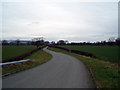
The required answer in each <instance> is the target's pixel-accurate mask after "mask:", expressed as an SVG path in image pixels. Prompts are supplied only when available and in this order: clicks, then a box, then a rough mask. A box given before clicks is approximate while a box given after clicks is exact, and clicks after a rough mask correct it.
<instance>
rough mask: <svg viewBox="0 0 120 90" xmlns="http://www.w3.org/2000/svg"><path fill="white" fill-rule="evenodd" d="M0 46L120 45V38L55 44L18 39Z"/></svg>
mask: <svg viewBox="0 0 120 90" xmlns="http://www.w3.org/2000/svg"><path fill="white" fill-rule="evenodd" d="M0 44H1V45H16V46H19V45H36V46H37V47H39V46H42V45H120V38H117V39H115V38H113V37H111V38H109V39H108V41H98V42H93V43H91V42H79V43H76V42H71V43H70V42H69V41H68V40H58V41H57V42H55V41H51V42H49V41H45V40H43V38H34V39H32V40H31V41H26V42H24V41H21V40H20V39H17V40H14V41H9V40H2V41H1V42H0Z"/></svg>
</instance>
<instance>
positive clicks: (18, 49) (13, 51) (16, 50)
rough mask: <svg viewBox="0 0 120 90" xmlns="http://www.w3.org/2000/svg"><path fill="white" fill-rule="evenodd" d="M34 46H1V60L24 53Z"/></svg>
mask: <svg viewBox="0 0 120 90" xmlns="http://www.w3.org/2000/svg"><path fill="white" fill-rule="evenodd" d="M35 48H36V47H35V46H32V45H31V46H2V60H5V59H9V58H11V57H14V56H18V55H21V54H24V53H26V52H28V51H31V50H33V49H35Z"/></svg>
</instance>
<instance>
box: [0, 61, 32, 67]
mask: <svg viewBox="0 0 120 90" xmlns="http://www.w3.org/2000/svg"><path fill="white" fill-rule="evenodd" d="M28 61H31V59H26V60H19V61H12V62H6V63H0V66H4V65H9V64H16V63H22V62H28Z"/></svg>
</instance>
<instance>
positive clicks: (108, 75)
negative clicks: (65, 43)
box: [48, 47, 120, 90]
mask: <svg viewBox="0 0 120 90" xmlns="http://www.w3.org/2000/svg"><path fill="white" fill-rule="evenodd" d="M48 49H49V50H53V51H56V52H62V53H64V54H68V55H71V56H74V57H75V58H77V59H78V60H80V61H82V62H83V63H84V64H85V65H86V67H87V68H88V70H89V72H90V74H91V76H92V78H93V81H94V83H95V86H96V87H97V88H106V89H107V88H108V89H110V88H113V89H115V90H118V89H116V88H120V85H119V83H118V82H119V81H120V75H119V72H120V68H119V67H118V66H117V65H116V64H113V63H111V62H108V61H104V60H100V59H95V58H91V57H86V56H83V55H79V54H75V53H70V52H66V51H65V50H62V49H57V48H51V47H49V48H48Z"/></svg>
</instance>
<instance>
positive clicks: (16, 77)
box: [2, 48, 94, 88]
mask: <svg viewBox="0 0 120 90" xmlns="http://www.w3.org/2000/svg"><path fill="white" fill-rule="evenodd" d="M44 51H46V52H48V53H50V54H52V56H53V58H52V59H51V60H49V61H48V62H46V63H44V64H42V65H39V66H37V67H35V68H32V69H29V70H25V71H22V72H19V73H16V74H13V75H9V76H6V77H3V79H2V80H3V88H93V86H94V85H93V82H92V79H91V77H90V74H89V72H88V70H87V69H86V67H85V66H84V64H83V63H82V62H80V61H79V60H77V59H76V58H74V57H72V56H69V55H65V54H62V53H57V52H54V51H50V50H47V49H46V48H44Z"/></svg>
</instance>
